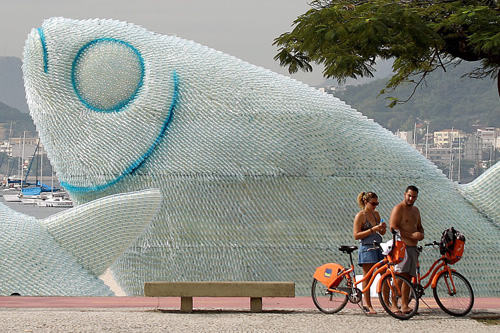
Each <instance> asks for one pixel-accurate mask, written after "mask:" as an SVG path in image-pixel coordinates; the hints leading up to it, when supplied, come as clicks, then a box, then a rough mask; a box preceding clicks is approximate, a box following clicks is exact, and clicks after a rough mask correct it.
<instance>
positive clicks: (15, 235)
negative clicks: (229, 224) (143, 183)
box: [0, 190, 161, 296]
mask: <svg viewBox="0 0 500 333" xmlns="http://www.w3.org/2000/svg"><path fill="white" fill-rule="evenodd" d="M160 201H161V196H160V192H159V191H158V190H145V191H140V192H135V193H125V194H116V195H112V196H109V197H105V198H101V199H98V200H95V201H92V202H89V203H86V204H82V205H79V206H78V207H75V208H73V209H68V210H65V211H62V212H60V213H57V214H54V215H52V216H50V217H48V218H47V219H44V220H41V221H39V220H37V219H35V218H34V217H32V216H27V215H24V214H20V213H18V212H16V211H14V210H12V209H10V208H9V207H6V206H5V205H3V204H0V220H1V221H2V223H1V224H0V229H1V230H0V252H1V253H2V259H1V260H0V261H1V265H2V270H0V295H11V294H12V293H19V294H20V295H23V296H54V295H58V296H112V295H114V293H113V292H112V291H111V290H110V289H109V287H108V286H106V285H105V284H104V282H103V281H102V280H101V279H99V278H98V276H99V275H101V274H103V273H104V271H105V270H106V269H107V268H108V267H109V266H110V265H111V264H112V263H113V262H114V261H115V260H116V258H117V257H118V256H120V255H121V254H122V253H123V252H124V251H125V250H126V249H127V247H128V246H129V245H130V244H131V243H132V242H133V241H134V240H135V239H137V237H138V235H139V234H141V233H142V232H143V231H144V229H145V228H146V226H147V225H148V224H149V223H150V222H151V220H152V218H153V216H154V215H155V214H156V212H157V209H158V207H159V205H160ZM139 202H140V203H139ZM136 205H140V207H136Z"/></svg>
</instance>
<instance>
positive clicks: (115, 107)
mask: <svg viewBox="0 0 500 333" xmlns="http://www.w3.org/2000/svg"><path fill="white" fill-rule="evenodd" d="M109 42H111V43H118V44H122V45H125V46H126V47H128V48H129V49H131V50H132V52H133V53H134V54H135V55H136V56H137V59H138V61H139V65H140V69H141V77H140V79H139V82H138V83H137V87H136V88H135V90H134V92H133V93H132V94H131V95H130V96H129V97H128V98H127V99H125V100H122V101H120V102H118V103H116V104H115V105H113V106H112V107H110V108H107V109H101V108H98V107H96V106H94V105H92V104H91V103H89V102H88V101H87V100H86V99H85V98H83V96H82V95H81V94H80V92H79V91H78V87H77V84H76V81H77V79H76V75H75V72H76V66H77V64H78V61H79V59H80V57H81V56H82V54H83V53H84V52H85V51H86V50H87V49H89V48H91V47H94V46H95V45H96V44H99V43H109ZM144 73H145V70H144V59H143V58H142V55H141V53H140V52H139V50H137V49H136V48H135V47H133V46H132V45H131V44H130V43H128V42H126V41H123V40H121V39H116V38H98V39H94V40H92V41H90V42H88V43H87V44H85V45H84V46H82V48H81V49H80V50H79V51H78V52H77V54H76V56H75V59H74V60H73V64H72V66H71V83H72V85H73V90H74V91H75V93H76V95H77V96H78V99H79V100H80V102H82V104H83V105H85V106H86V107H87V108H89V109H91V110H93V111H96V112H108V113H109V112H120V111H122V110H123V109H124V108H125V107H126V106H127V105H128V104H130V102H132V101H133V100H134V99H135V98H136V97H137V93H138V92H139V90H140V89H141V87H142V85H143V83H144Z"/></svg>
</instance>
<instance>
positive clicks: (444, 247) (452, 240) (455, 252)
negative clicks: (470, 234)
mask: <svg viewBox="0 0 500 333" xmlns="http://www.w3.org/2000/svg"><path fill="white" fill-rule="evenodd" d="M464 249H465V236H464V235H463V234H462V233H461V232H460V231H457V230H455V229H454V228H453V227H451V228H448V229H446V230H445V231H443V234H442V235H441V242H440V243H439V251H440V252H441V254H443V255H444V258H445V259H446V262H447V263H448V264H455V263H457V262H458V261H459V260H460V259H462V255H463V253H464Z"/></svg>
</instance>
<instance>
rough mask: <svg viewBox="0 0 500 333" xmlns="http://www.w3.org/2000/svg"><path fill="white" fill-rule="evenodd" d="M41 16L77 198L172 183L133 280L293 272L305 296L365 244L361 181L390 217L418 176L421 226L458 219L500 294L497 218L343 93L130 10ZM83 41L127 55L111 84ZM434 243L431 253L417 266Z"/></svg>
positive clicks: (53, 101)
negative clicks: (331, 266) (173, 32)
mask: <svg viewBox="0 0 500 333" xmlns="http://www.w3.org/2000/svg"><path fill="white" fill-rule="evenodd" d="M41 30H42V31H43V37H41V34H40V32H39V31H37V30H34V31H32V32H31V34H30V36H29V37H28V40H27V41H26V46H25V53H24V64H23V71H24V79H25V87H26V92H27V98H28V104H29V106H30V113H31V115H32V117H33V119H34V122H35V124H36V126H37V129H38V131H39V133H40V137H41V140H42V142H43V144H44V146H45V148H46V150H47V154H48V156H49V158H50V160H51V163H52V164H53V165H54V167H55V169H56V171H57V174H58V177H59V179H60V180H61V181H62V183H63V184H64V185H65V187H66V189H67V190H68V191H69V192H70V194H71V197H72V199H73V200H75V201H76V202H78V203H84V202H87V201H90V200H93V199H96V198H99V197H102V196H106V195H110V194H113V193H120V192H128V191H135V190H140V189H144V188H149V187H157V188H159V189H160V190H161V192H162V195H163V201H162V206H161V208H160V211H159V213H158V215H157V216H156V218H155V219H154V220H153V222H152V224H151V226H150V227H149V228H148V229H147V230H146V232H145V233H144V234H143V235H141V237H140V238H139V239H138V240H137V241H136V242H135V243H134V245H133V246H132V247H131V248H129V249H128V250H127V251H126V252H125V254H124V255H123V256H121V257H120V258H119V259H118V261H117V262H116V263H115V264H114V265H113V266H112V270H113V274H114V276H115V278H116V279H117V281H118V282H119V283H120V285H121V287H122V288H123V289H124V290H125V291H126V292H127V293H128V294H131V295H140V294H142V293H143V283H144V282H146V281H160V280H166V281H188V280H196V281H199V280H211V281H212V280H213V281H217V280H224V281H227V280H229V281H230V280H249V281H253V280H256V281H258V280H264V281H295V282H296V294H297V295H308V294H309V290H310V285H311V282H312V275H313V273H314V270H315V268H316V267H317V266H320V265H321V264H323V263H326V262H339V263H344V264H345V265H347V263H348V258H347V257H346V256H345V255H342V254H341V253H340V252H339V251H338V250H337V248H338V246H339V245H343V244H354V243H355V241H354V240H353V239H352V223H353V222H352V221H353V218H354V216H355V214H356V213H357V211H358V208H357V204H356V196H357V194H358V193H359V192H361V191H374V192H376V193H377V194H378V196H379V200H380V202H381V204H380V206H379V208H378V209H379V211H380V214H381V216H382V217H383V218H385V219H386V220H388V218H389V215H390V211H391V209H392V207H393V206H394V205H395V204H397V203H399V202H400V201H401V200H402V199H403V192H404V190H405V188H406V186H408V185H410V184H412V185H416V186H418V187H419V188H420V194H419V198H418V201H417V203H416V204H417V206H418V207H419V209H420V211H421V215H422V220H423V226H424V228H425V235H426V240H429V241H432V240H439V238H440V235H441V232H442V231H443V230H444V229H446V228H448V227H450V226H454V227H455V228H456V229H458V230H460V231H461V232H462V233H464V234H465V235H466V238H467V243H466V251H465V255H464V258H463V259H462V260H461V261H460V262H458V263H457V264H456V265H455V267H456V268H457V269H458V270H459V271H460V272H462V273H463V274H464V275H465V276H466V277H468V278H469V280H470V281H471V283H472V285H473V288H474V290H475V292H476V294H477V295H500V282H499V278H498V276H500V265H498V264H495V262H496V263H498V258H497V257H494V256H492V255H491V253H500V243H499V242H498V239H499V238H500V229H499V228H498V224H497V223H498V221H496V222H495V220H494V219H495V218H496V217H495V216H493V217H492V216H487V215H486V214H483V213H482V212H480V211H479V210H477V209H476V208H475V207H474V206H473V205H471V204H470V202H469V201H467V200H466V199H465V198H464V197H463V196H462V195H461V193H460V192H459V190H458V189H457V187H456V185H454V184H453V183H451V182H450V181H449V180H448V179H447V178H446V177H445V176H444V175H443V174H442V172H441V171H439V170H438V169H437V168H436V166H435V165H433V164H432V163H430V162H429V161H427V160H426V159H425V158H424V157H423V156H422V155H421V154H419V153H418V152H417V151H416V150H415V149H413V148H412V147H411V146H409V145H408V144H406V143H405V142H403V141H402V140H400V139H398V138H396V137H395V136H394V135H393V134H392V133H390V132H389V131H388V130H386V129H384V128H382V127H381V126H380V125H378V124H377V123H375V122H374V121H373V120H370V119H367V118H366V117H364V116H363V115H362V114H361V113H359V112H357V111H356V110H354V109H352V108H351V107H350V106H348V105H346V104H345V103H344V102H342V101H340V100H339V99H337V98H335V97H333V96H331V95H326V94H323V93H321V92H319V91H318V90H316V89H314V88H311V87H309V86H307V85H305V84H303V83H301V82H298V81H295V80H293V79H290V78H288V77H285V76H282V75H279V74H276V73H273V72H271V71H268V70H266V69H263V68H260V67H257V66H254V65H251V64H248V63H246V62H244V61H242V60H240V59H237V58H234V57H232V56H229V55H227V54H224V53H221V52H218V51H216V50H213V49H210V48H208V47H206V46H203V45H200V44H197V43H195V42H192V41H187V40H184V39H181V38H178V37H175V36H164V35H159V34H155V33H152V32H149V31H147V30H145V29H143V28H141V27H138V26H136V25H133V24H128V23H124V22H118V21H113V20H100V19H93V20H84V21H76V20H69V19H64V18H53V19H49V20H46V21H45V22H44V23H43V25H42V27H41ZM102 39H107V40H106V41H98V40H102ZM89 43H90V44H89ZM110 44H111V45H110ZM114 44H116V45H114ZM88 45H91V46H88ZM113 45H114V46H113ZM124 45H125V46H124ZM82 49H83V50H84V51H81V50H82ZM124 50H126V52H123V51H124ZM136 51H137V52H136ZM79 52H80V53H79ZM83 53H85V59H86V60H85V61H86V62H88V63H101V62H102V63H106V64H108V65H109V64H115V65H116V66H114V67H113V66H107V67H105V68H104V69H102V70H105V71H106V76H108V77H109V76H111V77H113V78H114V79H110V80H109V82H115V83H114V84H113V86H112V87H109V89H108V87H107V86H106V82H107V81H106V80H105V79H103V78H102V77H103V76H102V75H101V73H100V71H101V69H100V68H99V66H83V65H80V57H79V54H83ZM141 66H142V67H141ZM45 67H46V68H47V71H46V72H45V71H44V68H45ZM129 68H130V71H127V69H129ZM141 68H143V70H142V71H141V70H140V69H141ZM89 78H90V79H89ZM92 78H95V80H96V82H95V83H93V82H92V80H91V79H92ZM115 78H121V79H119V80H116V79H115ZM103 80H104V81H103ZM81 82H87V84H81ZM116 82H118V83H116ZM82 87H83V88H82ZM81 90H85V91H81ZM94 90H99V91H94ZM82 96H84V97H82ZM114 106H116V107H114ZM495 177H496V178H498V175H495ZM487 182H489V180H487ZM385 238H388V236H387V235H386V236H385ZM438 256H439V252H438V251H437V250H436V251H427V252H425V253H424V254H423V256H422V267H423V268H426V267H429V265H430V264H431V263H432V262H433V259H435V258H437V257H438ZM359 271H361V270H359Z"/></svg>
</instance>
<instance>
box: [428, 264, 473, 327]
mask: <svg viewBox="0 0 500 333" xmlns="http://www.w3.org/2000/svg"><path fill="white" fill-rule="evenodd" d="M451 275H452V277H453V283H454V285H455V288H456V293H455V294H453V295H450V294H449V293H448V286H447V281H446V280H447V279H449V277H448V273H447V272H445V273H443V274H441V275H440V276H439V277H438V279H437V283H436V287H435V288H433V290H432V291H433V294H434V299H435V300H436V303H437V304H438V305H439V307H440V308H441V310H443V311H444V312H446V313H447V314H449V315H452V316H455V317H463V316H465V315H466V314H468V313H469V312H470V310H472V307H473V306H474V291H473V290H472V286H471V285H470V283H469V281H468V280H467V279H466V278H465V277H464V276H463V275H462V274H460V273H458V272H453V271H452V272H451ZM446 294H448V295H446ZM445 298H446V299H445ZM454 304H455V306H454Z"/></svg>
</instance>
